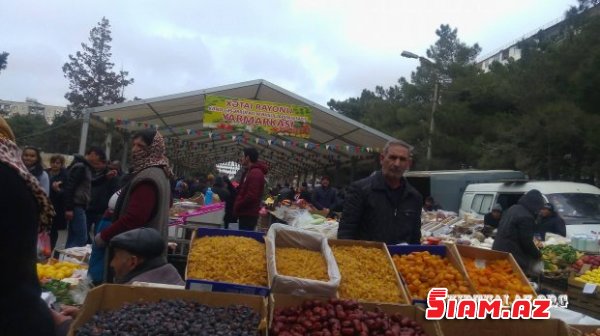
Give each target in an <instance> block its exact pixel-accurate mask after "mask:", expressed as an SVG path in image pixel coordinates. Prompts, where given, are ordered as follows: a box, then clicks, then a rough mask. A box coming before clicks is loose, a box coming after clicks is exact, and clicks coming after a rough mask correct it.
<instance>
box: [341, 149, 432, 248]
mask: <svg viewBox="0 0 600 336" xmlns="http://www.w3.org/2000/svg"><path fill="white" fill-rule="evenodd" d="M380 163H381V171H377V172H375V173H373V174H371V176H369V177H367V178H364V179H362V180H359V181H356V182H354V183H352V185H351V186H350V187H349V188H348V191H347V193H346V200H345V203H344V210H343V213H342V218H341V220H340V226H339V230H338V238H340V239H358V240H372V241H380V242H385V243H386V244H398V243H409V244H419V243H420V241H421V206H422V204H423V198H422V197H421V194H419V192H418V191H417V190H416V189H415V188H413V187H412V186H411V185H410V184H408V181H406V178H404V177H403V174H404V172H405V171H406V170H407V169H408V168H409V167H410V165H411V163H412V158H411V149H410V146H408V145H407V144H406V143H404V142H401V141H397V140H393V141H390V142H388V143H387V144H386V145H385V148H384V149H383V153H382V154H381V155H380Z"/></svg>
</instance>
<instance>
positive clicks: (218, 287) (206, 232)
mask: <svg viewBox="0 0 600 336" xmlns="http://www.w3.org/2000/svg"><path fill="white" fill-rule="evenodd" d="M214 236H238V237H248V238H252V239H255V240H257V241H259V242H261V243H263V244H264V243H265V237H264V235H263V234H262V233H260V232H255V231H243V230H229V229H210V228H198V229H197V230H195V231H194V232H193V234H192V238H191V243H190V249H192V246H193V244H194V243H195V239H196V238H201V237H214ZM189 262H190V261H189V259H188V261H187V266H186V272H185V278H184V279H185V288H186V289H191V290H197V291H204V292H227V293H241V294H251V295H260V296H267V295H269V292H270V289H269V287H261V286H252V285H242V284H236V283H229V282H220V281H210V280H204V279H195V278H190V277H189V276H188V272H187V269H188V268H189ZM240 262H244V261H243V260H240ZM266 272H267V270H266V269H265V273H266Z"/></svg>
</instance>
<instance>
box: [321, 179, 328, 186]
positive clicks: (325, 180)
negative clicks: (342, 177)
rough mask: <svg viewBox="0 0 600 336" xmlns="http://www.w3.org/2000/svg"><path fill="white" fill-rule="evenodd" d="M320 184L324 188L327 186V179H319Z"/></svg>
mask: <svg viewBox="0 0 600 336" xmlns="http://www.w3.org/2000/svg"><path fill="white" fill-rule="evenodd" d="M321 185H322V186H323V187H324V188H327V187H329V179H322V180H321Z"/></svg>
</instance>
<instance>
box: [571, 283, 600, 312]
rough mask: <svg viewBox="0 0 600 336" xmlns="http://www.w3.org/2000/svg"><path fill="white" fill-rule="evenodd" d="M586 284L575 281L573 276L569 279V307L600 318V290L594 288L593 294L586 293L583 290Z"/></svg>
mask: <svg viewBox="0 0 600 336" xmlns="http://www.w3.org/2000/svg"><path fill="white" fill-rule="evenodd" d="M585 285H586V283H585V282H582V281H579V280H575V278H574V276H573V274H571V276H570V277H569V283H568V287H567V295H568V297H569V305H570V306H574V307H577V309H576V310H578V311H581V313H584V314H586V315H589V316H591V317H594V318H597V319H599V318H600V290H599V289H598V286H597V287H596V288H592V289H593V292H591V293H584V292H583V289H584V287H585Z"/></svg>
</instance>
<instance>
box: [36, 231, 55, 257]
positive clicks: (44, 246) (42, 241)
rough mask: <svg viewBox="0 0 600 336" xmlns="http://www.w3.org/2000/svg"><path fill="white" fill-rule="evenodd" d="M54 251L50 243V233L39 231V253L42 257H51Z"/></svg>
mask: <svg viewBox="0 0 600 336" xmlns="http://www.w3.org/2000/svg"><path fill="white" fill-rule="evenodd" d="M51 253H52V247H51V245H50V235H49V234H48V232H47V231H42V232H40V233H38V241H37V254H38V257H40V258H49V257H50V254H51Z"/></svg>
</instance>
